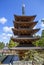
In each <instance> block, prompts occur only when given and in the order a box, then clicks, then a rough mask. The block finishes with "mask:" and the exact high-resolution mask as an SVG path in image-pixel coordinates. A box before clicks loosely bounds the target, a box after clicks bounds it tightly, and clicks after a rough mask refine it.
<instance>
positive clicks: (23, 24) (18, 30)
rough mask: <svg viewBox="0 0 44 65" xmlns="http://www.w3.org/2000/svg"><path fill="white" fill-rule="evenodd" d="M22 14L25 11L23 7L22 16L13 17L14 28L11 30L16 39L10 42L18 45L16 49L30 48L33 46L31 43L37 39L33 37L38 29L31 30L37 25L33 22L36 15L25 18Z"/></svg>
mask: <svg viewBox="0 0 44 65" xmlns="http://www.w3.org/2000/svg"><path fill="white" fill-rule="evenodd" d="M24 13H25V11H24V6H23V7H22V14H23V15H22V16H18V15H14V18H15V20H14V28H12V30H13V33H14V35H17V37H16V38H14V37H13V38H12V40H14V41H15V42H18V43H19V45H18V47H32V46H34V45H33V44H32V42H34V41H36V40H38V39H39V38H37V37H34V36H33V35H34V34H35V33H36V32H38V31H39V30H40V29H33V28H34V26H35V25H36V24H37V21H34V19H35V17H36V15H33V16H25V15H24Z"/></svg>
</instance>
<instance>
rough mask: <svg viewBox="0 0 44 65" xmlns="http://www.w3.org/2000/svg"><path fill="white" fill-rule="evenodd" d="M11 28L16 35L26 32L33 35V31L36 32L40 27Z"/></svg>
mask: <svg viewBox="0 0 44 65" xmlns="http://www.w3.org/2000/svg"><path fill="white" fill-rule="evenodd" d="M12 30H13V33H14V34H16V35H21V34H22V35H25V34H26V35H27V34H30V35H33V34H34V33H36V32H38V31H39V30H40V29H26V28H23V29H22V28H21V29H16V28H12Z"/></svg>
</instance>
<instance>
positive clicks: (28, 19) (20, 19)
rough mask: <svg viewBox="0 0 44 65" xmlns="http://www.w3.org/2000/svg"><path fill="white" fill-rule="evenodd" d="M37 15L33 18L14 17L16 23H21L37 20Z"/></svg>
mask: <svg viewBox="0 0 44 65" xmlns="http://www.w3.org/2000/svg"><path fill="white" fill-rule="evenodd" d="M35 17H36V15H33V16H25V15H24V16H18V15H14V18H15V21H19V22H26V21H27V22H32V21H33V20H34V19H35Z"/></svg>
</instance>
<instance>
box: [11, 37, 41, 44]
mask: <svg viewBox="0 0 44 65" xmlns="http://www.w3.org/2000/svg"><path fill="white" fill-rule="evenodd" d="M11 39H12V40H13V41H15V42H19V43H20V42H22V43H24V42H26V43H29V42H34V41H36V40H39V39H40V38H38V37H16V38H11Z"/></svg>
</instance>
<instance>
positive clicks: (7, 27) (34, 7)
mask: <svg viewBox="0 0 44 65" xmlns="http://www.w3.org/2000/svg"><path fill="white" fill-rule="evenodd" d="M23 3H24V4H25V15H27V16H30V15H37V17H36V19H35V20H36V21H38V23H37V25H36V26H35V28H41V30H40V31H39V32H38V33H37V34H38V35H41V31H42V29H44V24H43V23H42V22H41V19H44V0H0V41H3V42H5V43H7V42H8V41H9V39H10V37H11V36H12V35H13V33H12V30H11V28H12V27H13V20H14V14H16V15H22V4H23Z"/></svg>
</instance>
